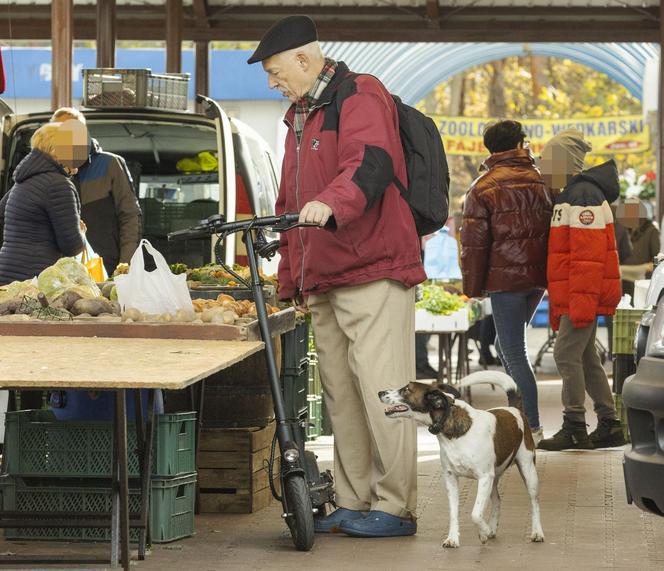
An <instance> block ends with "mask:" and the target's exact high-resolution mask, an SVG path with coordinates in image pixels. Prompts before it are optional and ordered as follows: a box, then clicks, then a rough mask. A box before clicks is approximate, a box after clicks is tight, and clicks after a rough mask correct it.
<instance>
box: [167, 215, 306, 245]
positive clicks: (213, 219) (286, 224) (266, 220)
mask: <svg viewBox="0 0 664 571" xmlns="http://www.w3.org/2000/svg"><path fill="white" fill-rule="evenodd" d="M299 219H300V215H299V214H298V213H297V212H288V213H285V214H281V215H279V216H263V217H261V218H248V219H246V220H233V221H231V222H226V221H224V218H223V216H222V215H220V214H215V215H214V216H210V217H209V218H207V219H206V220H202V221H201V222H200V224H198V225H197V226H194V227H192V228H185V229H184V230H176V231H175V232H170V233H169V234H168V239H169V240H191V239H196V238H205V237H207V236H210V235H211V234H221V233H225V234H226V233H231V232H241V231H242V230H247V229H248V228H274V230H275V231H280V232H283V231H286V230H290V229H291V228H294V227H295V226H296V225H298V221H299ZM302 226H317V225H316V224H302Z"/></svg>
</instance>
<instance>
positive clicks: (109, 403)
mask: <svg viewBox="0 0 664 571" xmlns="http://www.w3.org/2000/svg"><path fill="white" fill-rule="evenodd" d="M134 394H135V393H134V391H133V390H128V391H126V393H125V395H126V396H125V403H126V406H127V420H128V421H129V422H135V420H136V399H135V397H134ZM141 402H142V403H143V418H147V413H148V391H147V389H142V390H141ZM49 405H50V408H51V410H52V411H53V414H54V415H55V418H57V419H58V420H89V421H111V420H112V419H113V416H114V413H115V391H88V390H71V389H68V390H63V391H52V392H51V393H50V394H49ZM163 412H164V398H163V395H162V392H161V391H160V390H157V391H156V392H155V399H154V413H155V414H163Z"/></svg>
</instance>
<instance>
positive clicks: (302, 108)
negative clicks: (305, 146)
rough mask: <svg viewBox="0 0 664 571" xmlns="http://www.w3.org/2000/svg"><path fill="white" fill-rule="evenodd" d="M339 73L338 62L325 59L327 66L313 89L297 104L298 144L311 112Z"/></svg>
mask: <svg viewBox="0 0 664 571" xmlns="http://www.w3.org/2000/svg"><path fill="white" fill-rule="evenodd" d="M336 71H337V62H336V61H334V60H333V59H330V58H325V65H324V66H323V69H322V70H321V72H320V73H319V74H318V77H317V78H316V81H315V82H314V85H313V87H312V88H311V89H310V90H309V91H308V92H307V93H305V94H304V95H303V96H302V97H300V99H298V100H297V103H295V118H294V120H293V128H294V129H295V136H296V137H297V143H298V145H299V144H300V139H301V138H302V131H303V130H304V122H305V121H306V120H307V117H308V116H309V112H310V111H311V109H312V108H313V107H314V106H315V105H316V102H317V101H318V99H319V98H320V96H321V94H322V93H323V91H325V88H326V87H327V86H328V85H329V84H330V81H331V80H332V78H333V77H334V74H335V73H336Z"/></svg>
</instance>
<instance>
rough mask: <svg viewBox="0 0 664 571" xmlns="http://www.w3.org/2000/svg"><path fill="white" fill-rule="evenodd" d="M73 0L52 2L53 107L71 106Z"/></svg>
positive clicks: (55, 0)
mask: <svg viewBox="0 0 664 571" xmlns="http://www.w3.org/2000/svg"><path fill="white" fill-rule="evenodd" d="M73 14H74V2H73V0H53V2H52V3H51V43H52V49H51V109H52V110H53V111H55V110H56V109H57V108H58V107H69V106H71V64H72V43H73V38H74V17H73Z"/></svg>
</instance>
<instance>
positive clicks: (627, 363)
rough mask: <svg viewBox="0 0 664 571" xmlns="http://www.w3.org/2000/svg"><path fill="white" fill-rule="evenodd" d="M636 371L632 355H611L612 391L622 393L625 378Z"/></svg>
mask: <svg viewBox="0 0 664 571" xmlns="http://www.w3.org/2000/svg"><path fill="white" fill-rule="evenodd" d="M634 373H636V363H635V362H634V355H615V354H614V355H613V392H614V393H615V394H617V395H619V394H622V388H623V384H625V379H626V378H627V377H629V376H630V375H633V374H634Z"/></svg>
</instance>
